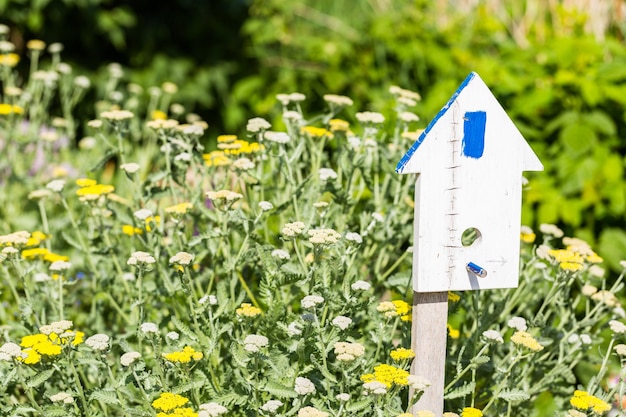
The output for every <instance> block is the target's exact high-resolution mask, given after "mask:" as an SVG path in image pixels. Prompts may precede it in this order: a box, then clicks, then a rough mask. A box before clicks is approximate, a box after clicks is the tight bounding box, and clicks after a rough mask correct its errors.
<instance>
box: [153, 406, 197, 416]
mask: <svg viewBox="0 0 626 417" xmlns="http://www.w3.org/2000/svg"><path fill="white" fill-rule="evenodd" d="M156 417H198V413H196V412H195V411H193V409H191V408H189V407H184V408H176V409H174V410H172V412H171V413H163V412H159V413H157V415H156Z"/></svg>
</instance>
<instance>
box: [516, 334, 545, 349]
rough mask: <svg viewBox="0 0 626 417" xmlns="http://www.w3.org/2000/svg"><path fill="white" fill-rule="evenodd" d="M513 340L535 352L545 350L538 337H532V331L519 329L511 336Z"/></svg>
mask: <svg viewBox="0 0 626 417" xmlns="http://www.w3.org/2000/svg"><path fill="white" fill-rule="evenodd" d="M511 342H513V343H515V344H516V345H518V346H524V347H526V348H528V349H530V350H532V351H533V352H539V351H541V350H543V346H541V344H539V342H538V341H537V339H535V338H534V337H532V336H531V335H530V333H527V332H522V331H518V332H515V333H514V334H513V336H511Z"/></svg>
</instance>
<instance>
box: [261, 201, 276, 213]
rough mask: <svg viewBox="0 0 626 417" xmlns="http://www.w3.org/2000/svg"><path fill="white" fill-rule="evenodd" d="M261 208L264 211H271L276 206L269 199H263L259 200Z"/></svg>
mask: <svg viewBox="0 0 626 417" xmlns="http://www.w3.org/2000/svg"><path fill="white" fill-rule="evenodd" d="M259 208H260V209H261V210H263V211H270V210H271V209H273V208H274V205H273V204H272V203H270V202H269V201H261V202H259Z"/></svg>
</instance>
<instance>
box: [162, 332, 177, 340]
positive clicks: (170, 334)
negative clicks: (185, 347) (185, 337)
mask: <svg viewBox="0 0 626 417" xmlns="http://www.w3.org/2000/svg"><path fill="white" fill-rule="evenodd" d="M165 337H167V338H168V339H170V340H178V338H179V337H180V335H179V334H178V333H176V332H168V333H167V334H166V335H165Z"/></svg>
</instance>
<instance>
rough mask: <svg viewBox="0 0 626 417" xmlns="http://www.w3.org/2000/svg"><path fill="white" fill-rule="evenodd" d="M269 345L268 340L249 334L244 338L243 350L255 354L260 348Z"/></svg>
mask: <svg viewBox="0 0 626 417" xmlns="http://www.w3.org/2000/svg"><path fill="white" fill-rule="evenodd" d="M268 344H269V339H268V338H267V337H265V336H261V335H259V334H250V335H248V336H246V338H245V339H244V341H243V348H244V349H245V350H246V351H247V352H251V353H256V352H258V351H259V350H260V349H261V348H263V347H266V346H267V345H268Z"/></svg>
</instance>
